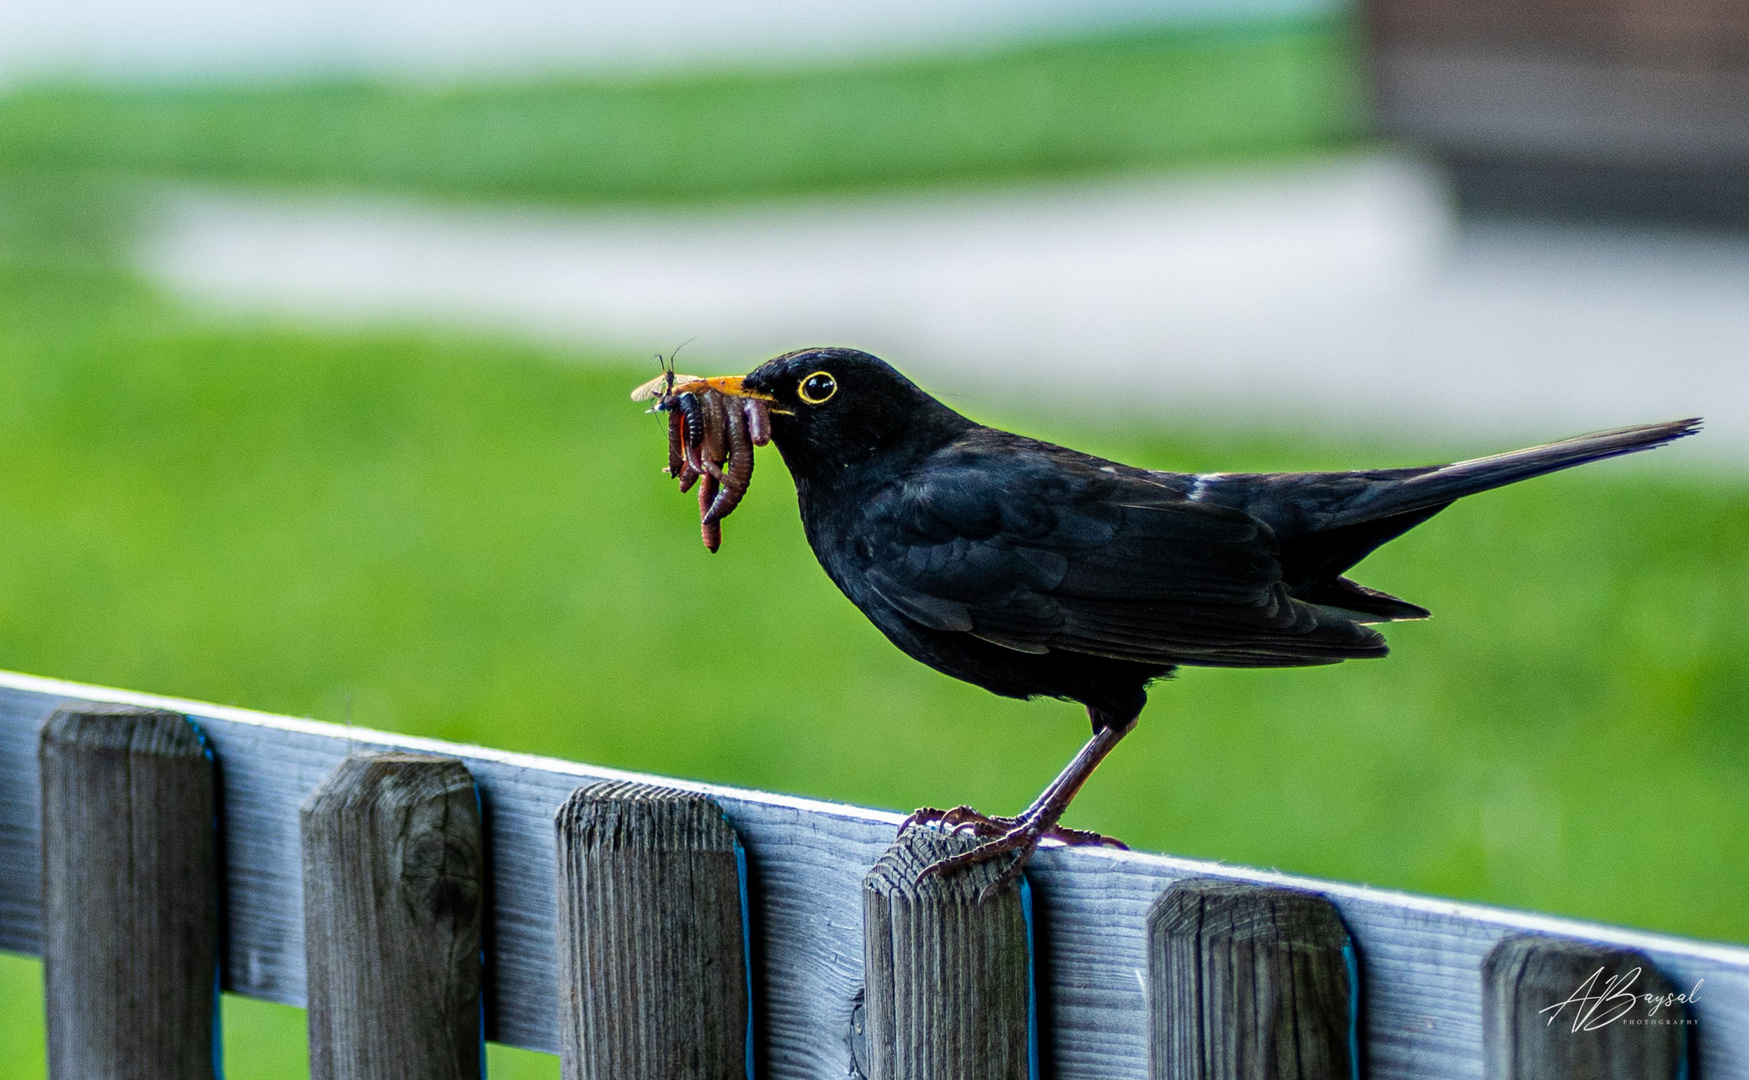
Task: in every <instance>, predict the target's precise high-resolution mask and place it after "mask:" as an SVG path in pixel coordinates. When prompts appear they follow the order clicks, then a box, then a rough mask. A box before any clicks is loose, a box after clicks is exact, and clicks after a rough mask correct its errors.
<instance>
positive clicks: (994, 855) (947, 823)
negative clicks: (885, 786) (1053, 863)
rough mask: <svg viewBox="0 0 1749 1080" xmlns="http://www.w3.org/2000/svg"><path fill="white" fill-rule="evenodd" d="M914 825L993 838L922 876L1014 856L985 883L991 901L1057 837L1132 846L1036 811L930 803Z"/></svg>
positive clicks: (912, 820) (982, 897) (926, 870)
mask: <svg viewBox="0 0 1749 1080" xmlns="http://www.w3.org/2000/svg"><path fill="white" fill-rule="evenodd" d="M910 825H933V826H940V827H944V828H946V829H947V831H949V832H956V833H969V834H971V835H973V836H978V837H982V838H985V839H987V840H989V841H990V842H989V843H987V844H980V845H979V846H977V847H975V848H973V849H972V850H970V851H967V852H962V853H961V854H958V855H950V856H949V857H947V858H945V859H939V860H937V861H935V862H933V863H930V864H929V865H928V866H926V867H924V868H923V870H922V871H921V872H919V873H918V875H917V880H918V881H922V880H923V879H924V878H928V877H934V876H936V875H939V874H951V873H953V872H954V871H956V870H963V869H966V868H967V867H971V866H976V865H978V864H979V863H985V862H989V861H990V860H992V859H999V858H1002V857H1003V856H1005V855H1006V856H1009V862H1008V865H1007V866H1006V867H1004V868H1003V870H1002V873H1001V874H1000V875H998V876H997V878H996V880H995V881H992V882H990V883H989V884H988V885H986V886H984V889H983V891H982V892H980V893H979V894H978V898H979V899H980V900H988V899H990V898H991V897H992V896H994V895H996V894H997V893H999V892H1001V891H1002V890H1003V889H1004V888H1006V887H1007V886H1008V885H1010V884H1011V883H1013V882H1014V881H1015V880H1017V879H1018V878H1019V877H1020V872H1021V870H1022V869H1023V868H1024V867H1025V866H1026V863H1027V860H1029V859H1031V858H1032V853H1033V852H1034V851H1036V850H1038V846H1039V843H1040V842H1041V841H1044V840H1055V841H1057V842H1058V843H1061V844H1068V845H1075V846H1083V845H1099V846H1104V847H1115V848H1125V849H1126V850H1127V847H1126V845H1125V844H1124V843H1123V842H1122V841H1119V840H1114V839H1112V838H1111V837H1109V836H1101V835H1100V834H1099V833H1096V832H1089V831H1087V830H1085V829H1069V828H1065V827H1063V826H1061V825H1059V824H1057V822H1056V821H1055V815H1049V814H1045V813H1036V814H1032V815H1023V816H1021V817H1017V818H1012V817H994V816H992V815H989V814H984V813H980V812H979V811H977V810H974V809H972V808H971V807H969V806H956V807H954V808H953V809H951V810H938V809H935V808H934V807H924V808H923V809H921V810H918V811H916V812H915V813H913V814H912V815H911V816H910V817H908V818H906V819H905V824H904V826H901V827H900V831H901V832H902V831H904V828H905V827H906V826H910Z"/></svg>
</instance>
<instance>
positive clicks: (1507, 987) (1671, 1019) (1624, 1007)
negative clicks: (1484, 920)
mask: <svg viewBox="0 0 1749 1080" xmlns="http://www.w3.org/2000/svg"><path fill="white" fill-rule="evenodd" d="M1691 989H1692V988H1691V987H1685V988H1681V989H1678V988H1677V987H1676V986H1674V985H1673V984H1672V983H1671V982H1670V980H1669V979H1667V978H1665V977H1664V975H1663V974H1662V973H1661V972H1659V971H1658V969H1657V967H1656V966H1654V965H1653V963H1652V961H1651V959H1650V958H1649V957H1647V956H1646V955H1645V954H1643V953H1640V952H1638V951H1636V950H1633V949H1612V948H1608V947H1606V946H1603V945H1597V944H1594V943H1592V942H1589V941H1575V940H1571V939H1568V938H1557V937H1549V936H1546V935H1543V934H1514V935H1512V936H1511V937H1508V938H1506V939H1504V940H1503V941H1501V942H1500V944H1498V945H1496V946H1494V948H1493V950H1492V951H1490V952H1489V953H1488V958H1487V960H1486V961H1484V962H1483V964H1482V1001H1483V1005H1482V1007H1483V1009H1484V1010H1485V1013H1486V1015H1485V1023H1486V1026H1485V1027H1484V1028H1483V1029H1482V1033H1483V1058H1484V1061H1485V1063H1486V1072H1485V1075H1486V1077H1487V1080H1567V1078H1569V1077H1585V1078H1586V1080H1678V1078H1686V1077H1687V1076H1688V1032H1689V1016H1688V1010H1687V1007H1686V1004H1687V998H1688V997H1689V993H1690V990H1691ZM1648 995H1649V996H1650V998H1651V999H1652V1000H1648V999H1647V996H1648Z"/></svg>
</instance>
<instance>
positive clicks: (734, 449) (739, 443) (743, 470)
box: [704, 403, 753, 525]
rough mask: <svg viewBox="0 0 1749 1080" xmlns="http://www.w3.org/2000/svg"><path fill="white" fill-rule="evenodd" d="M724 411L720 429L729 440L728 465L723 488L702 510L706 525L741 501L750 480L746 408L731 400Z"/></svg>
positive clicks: (751, 464)
mask: <svg viewBox="0 0 1749 1080" xmlns="http://www.w3.org/2000/svg"><path fill="white" fill-rule="evenodd" d="M724 415H725V418H726V419H727V421H728V424H727V429H726V430H725V431H724V433H723V434H724V441H725V442H726V443H727V444H728V451H729V460H728V467H727V468H726V469H724V470H723V490H722V491H721V492H719V493H718V495H717V497H716V499H715V500H714V501H713V502H712V503H711V505H710V509H709V510H708V511H706V512H705V515H704V521H705V523H706V524H707V525H708V524H713V523H715V522H719V521H721V520H723V519H724V518H726V517H728V516H729V514H730V513H731V512H733V511H734V509H735V507H736V506H737V505H739V504H740V502H741V496H743V495H745V494H747V485H748V484H750V483H751V482H752V481H753V443H752V442H751V441H750V440H749V439H748V438H747V428H748V424H747V413H746V410H744V409H738V408H735V407H734V406H733V404H732V403H731V405H730V407H729V408H727V409H725V410H724Z"/></svg>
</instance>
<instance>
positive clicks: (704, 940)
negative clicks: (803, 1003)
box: [553, 781, 748, 1080]
mask: <svg viewBox="0 0 1749 1080" xmlns="http://www.w3.org/2000/svg"><path fill="white" fill-rule="evenodd" d="M553 828H554V833H555V834H556V839H557V842H558V882H557V885H558V891H559V898H558V918H557V920H556V923H557V931H558V935H557V947H558V961H559V984H558V990H559V1060H560V1064H561V1070H562V1072H563V1075H564V1077H565V1080H731V1078H735V1080H740V1078H743V1077H745V1076H746V1075H747V1050H748V1046H747V1030H748V1022H747V1021H748V1008H747V966H746V940H745V936H744V934H743V930H742V928H743V925H744V924H743V920H742V911H741V889H742V883H741V871H740V862H741V860H740V858H739V857H738V856H737V854H736V847H737V842H736V840H735V831H734V830H733V829H731V828H730V827H729V823H728V822H727V821H725V820H724V819H723V811H722V808H721V807H719V806H718V805H717V803H716V801H715V800H714V799H711V798H710V797H709V796H706V795H700V794H698V793H696V792H689V791H679V790H676V789H674V788H669V787H657V786H654V785H650V784H635V783H624V782H619V781H605V782H602V783H597V784H587V785H584V786H583V787H580V788H578V789H577V790H576V791H574V792H572V793H571V797H570V798H568V799H566V800H565V803H564V805H563V806H561V807H559V812H558V814H557V815H555V817H554V819H553Z"/></svg>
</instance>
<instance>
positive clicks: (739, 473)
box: [632, 373, 771, 551]
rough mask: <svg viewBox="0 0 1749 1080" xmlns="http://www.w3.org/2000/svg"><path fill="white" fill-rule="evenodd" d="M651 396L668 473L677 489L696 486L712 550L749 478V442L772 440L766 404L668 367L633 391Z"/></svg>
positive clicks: (637, 396) (702, 531) (637, 397)
mask: <svg viewBox="0 0 1749 1080" xmlns="http://www.w3.org/2000/svg"><path fill="white" fill-rule="evenodd" d="M689 387H690V388H689ZM676 390H678V391H679V393H676V392H675V391H676ZM651 399H655V402H656V404H655V407H654V410H653V411H656V412H665V413H667V414H668V475H670V476H672V477H674V478H675V480H676V481H678V482H679V484H680V490H681V491H690V490H692V488H693V486H694V485H697V486H698V515H699V535H700V536H701V538H702V539H703V540H704V546H705V547H706V548H709V549H710V550H711V551H716V550H717V548H718V547H720V546H721V545H722V542H723V528H722V521H723V519H724V518H726V517H728V516H729V515H730V514H731V513H733V512H734V510H735V507H736V506H738V505H740V503H741V498H742V496H744V495H746V494H747V488H748V485H749V484H751V483H752V480H753V448H754V447H755V446H764V445H766V444H767V443H769V442H770V441H771V411H770V406H769V405H768V404H767V403H766V402H764V401H762V400H760V399H758V398H744V397H735V398H733V399H731V398H730V397H729V396H728V395H725V394H723V393H722V392H720V391H718V390H716V389H713V388H712V387H711V386H709V385H707V384H706V380H703V379H693V378H687V379H686V380H685V381H684V382H681V381H679V377H678V376H671V375H668V374H667V373H664V374H663V376H661V377H658V378H656V379H652V380H650V381H649V382H647V383H645V384H644V385H642V386H640V387H638V388H637V389H636V390H634V391H632V400H633V401H649V400H651ZM701 480H702V483H700V481H701Z"/></svg>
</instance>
